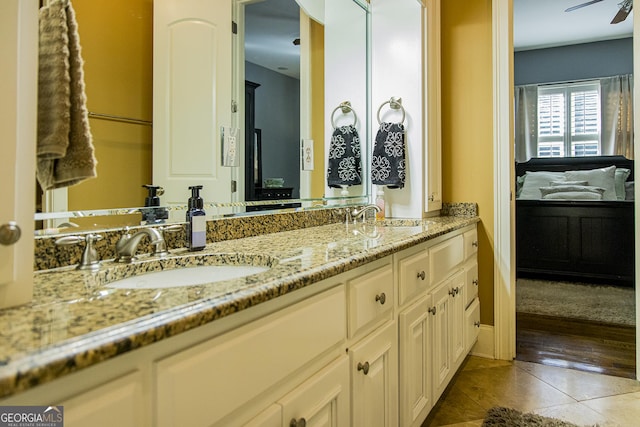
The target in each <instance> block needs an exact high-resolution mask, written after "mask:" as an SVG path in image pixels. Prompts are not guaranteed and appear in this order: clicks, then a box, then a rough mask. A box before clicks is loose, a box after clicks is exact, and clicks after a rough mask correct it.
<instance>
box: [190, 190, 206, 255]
mask: <svg viewBox="0 0 640 427" xmlns="http://www.w3.org/2000/svg"><path fill="white" fill-rule="evenodd" d="M189 190H191V197H190V198H189V205H188V207H187V247H188V248H189V250H190V251H201V250H202V249H204V247H205V245H206V244H207V220H206V216H205V212H204V209H202V208H203V207H204V202H203V201H202V197H200V190H202V185H194V186H192V187H189Z"/></svg>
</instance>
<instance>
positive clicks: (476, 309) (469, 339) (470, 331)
mask: <svg viewBox="0 0 640 427" xmlns="http://www.w3.org/2000/svg"><path fill="white" fill-rule="evenodd" d="M464 317H465V325H464V335H465V347H466V351H467V352H468V351H470V350H471V347H473V345H474V344H475V343H476V341H477V340H478V333H479V332H480V300H479V299H478V298H476V299H474V300H473V302H472V303H471V305H470V306H469V307H467V309H466V310H465V312H464Z"/></svg>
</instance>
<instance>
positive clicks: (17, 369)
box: [0, 217, 478, 397]
mask: <svg viewBox="0 0 640 427" xmlns="http://www.w3.org/2000/svg"><path fill="white" fill-rule="evenodd" d="M477 221H478V218H477V217H435V218H429V219H428V220H408V221H395V220H392V221H389V222H387V225H386V226H380V225H378V226H373V225H368V226H366V227H365V226H362V225H358V226H350V227H349V228H347V227H346V226H345V224H343V223H334V224H328V225H323V226H317V227H311V228H304V229H297V230H291V231H284V232H278V233H273V234H264V235H260V236H254V237H247V238H241V239H235V240H227V241H221V242H215V243H210V244H209V245H207V248H206V249H205V251H202V252H197V253H190V252H188V251H186V250H184V249H177V250H173V251H172V257H173V258H172V259H171V260H165V261H158V260H154V259H151V258H148V257H147V258H145V257H141V259H140V260H139V261H138V262H136V264H135V265H134V267H133V268H134V269H136V270H137V271H149V270H159V269H163V268H167V267H168V264H172V263H175V264H177V265H187V264H199V263H206V262H207V255H211V256H213V257H215V256H217V257H218V261H219V262H221V263H228V264H235V263H243V262H246V261H251V262H254V261H255V262H256V263H258V264H261V265H270V266H272V268H271V269H270V270H268V271H267V272H264V273H261V274H259V275H255V276H248V277H245V278H239V279H232V280H227V281H223V282H218V283H216V284H209V285H199V286H188V287H181V288H166V289H161V290H159V289H136V290H122V289H113V288H108V287H105V286H104V285H105V283H108V282H109V281H112V280H116V279H118V278H121V277H124V276H126V275H127V274H128V273H127V269H130V268H132V267H131V266H129V267H127V266H123V265H121V264H114V263H113V262H105V263H103V266H102V270H101V271H100V272H98V273H91V272H81V271H77V270H75V269H73V267H65V268H60V269H57V270H51V271H47V272H36V274H35V286H34V300H33V302H32V303H31V304H30V305H26V306H22V307H18V308H13V309H5V310H1V311H0V326H1V327H0V397H4V396H8V395H12V394H15V393H17V392H20V391H23V390H26V389H29V388H31V387H34V386H37V385H38V384H43V383H46V382H48V381H51V380H53V379H55V378H58V377H62V376H64V375H67V374H69V373H72V372H75V371H78V370H81V369H83V368H86V367H89V366H92V365H94V364H96V363H99V362H101V361H104V360H107V359H109V358H112V357H115V356H117V355H119V354H123V353H126V352H128V351H131V350H134V349H136V348H140V347H143V346H145V345H149V344H152V343H154V342H157V341H159V340H162V339H164V338H168V337H171V336H174V335H176V334H179V333H181V332H184V331H187V330H190V329H193V328H196V327H198V326H201V325H203V324H206V323H209V322H212V321H215V320H216V319H220V318H222V317H225V316H227V315H230V314H232V313H235V312H238V311H240V310H243V309H246V308H248V307H251V306H254V305H257V304H260V303H263V302H266V301H269V300H271V299H273V298H276V297H278V296H281V295H284V294H287V293H289V292H293V291H295V290H297V289H300V288H303V287H306V286H312V285H313V283H316V282H318V281H321V280H323V279H326V278H328V277H332V276H334V275H337V274H340V273H343V272H345V271H348V270H351V269H353V268H356V267H359V266H361V265H364V264H366V263H368V262H371V261H374V260H376V259H379V258H382V257H385V256H387V255H390V254H392V253H394V252H397V251H399V250H402V249H406V248H408V247H411V246H413V245H415V244H418V243H421V242H423V241H426V240H429V239H432V238H434V237H437V236H440V235H443V234H445V233H448V232H450V231H453V230H456V229H459V228H462V227H465V226H467V225H470V224H473V223H475V222H477Z"/></svg>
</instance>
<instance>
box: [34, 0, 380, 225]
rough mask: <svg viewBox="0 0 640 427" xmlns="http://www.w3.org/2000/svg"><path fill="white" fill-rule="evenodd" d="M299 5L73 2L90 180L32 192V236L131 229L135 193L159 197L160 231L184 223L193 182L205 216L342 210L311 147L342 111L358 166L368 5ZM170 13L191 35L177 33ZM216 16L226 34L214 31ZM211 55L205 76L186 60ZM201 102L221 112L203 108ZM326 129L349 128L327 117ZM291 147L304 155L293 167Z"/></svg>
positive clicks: (285, 0) (295, 155)
mask: <svg viewBox="0 0 640 427" xmlns="http://www.w3.org/2000/svg"><path fill="white" fill-rule="evenodd" d="M300 3H301V4H302V6H300V5H299V4H298V2H297V1H296V0H257V1H248V0H214V1H211V2H206V6H205V7H206V8H209V10H205V11H201V10H197V8H202V7H203V2H200V1H195V0H194V1H186V2H185V1H182V0H109V1H106V0H100V1H96V0H73V1H72V4H73V7H74V9H75V12H76V16H77V20H78V27H79V35H80V40H81V44H82V49H83V50H82V55H83V58H84V61H85V64H84V73H85V83H86V91H87V108H88V110H89V116H90V125H91V130H92V134H93V144H94V147H95V154H96V158H97V161H98V166H97V174H98V176H97V178H94V179H90V180H87V181H85V182H83V183H81V184H79V185H76V186H73V187H69V188H65V189H61V190H54V191H48V192H45V193H42V191H40V188H39V187H38V188H36V206H37V209H36V217H35V219H36V222H37V227H36V228H39V229H40V230H42V229H45V230H46V232H47V233H51V232H67V231H69V229H68V228H64V227H68V226H72V227H73V226H75V225H79V226H80V227H81V228H112V227H120V226H123V225H139V224H140V223H141V222H144V221H145V220H148V219H149V218H148V217H143V215H144V212H143V213H141V212H140V208H141V207H143V206H144V205H145V202H146V201H147V199H148V198H150V195H151V194H150V192H149V190H148V189H146V188H144V186H145V185H153V186H162V187H163V189H164V194H162V193H160V194H158V195H159V197H160V201H161V205H162V207H167V208H168V209H167V210H168V211H169V219H168V221H172V220H175V221H184V206H185V204H186V201H187V198H188V197H189V192H188V189H187V187H188V185H197V184H202V182H200V181H199V177H198V174H199V173H200V172H199V171H204V173H203V176H206V177H207V179H208V181H206V182H204V185H205V189H206V190H205V192H204V194H203V196H204V199H205V205H206V206H205V207H206V208H207V207H208V209H207V214H208V215H209V216H213V217H215V216H222V215H235V214H247V212H253V211H256V210H272V209H274V208H276V209H278V208H288V207H299V206H301V207H310V206H327V205H329V206H330V205H332V204H334V203H338V202H339V200H344V196H345V194H344V192H343V193H342V194H340V192H338V191H336V190H335V189H330V188H328V187H327V186H326V170H325V146H327V145H328V141H327V139H328V138H330V137H331V131H332V125H331V114H332V113H333V112H334V111H335V107H337V106H338V105H339V104H340V103H342V102H344V101H349V102H350V103H351V104H352V105H353V106H354V109H356V111H357V113H358V118H359V120H360V123H359V124H358V126H359V128H360V129H361V137H362V141H363V142H362V143H363V146H362V150H363V164H365V165H366V163H367V160H366V153H367V152H369V151H370V148H369V147H368V142H367V141H368V140H369V139H370V138H368V137H367V129H368V124H367V120H366V119H367V117H368V115H369V105H368V93H369V87H368V85H369V78H368V77H369V72H370V70H369V66H368V64H369V61H368V58H369V53H368V49H369V42H368V32H369V25H370V24H369V12H368V7H369V6H368V2H366V1H361V0H324V1H317V0H316V1H312V2H307V1H305V0H300ZM178 6H179V7H178ZM177 9H180V11H179V13H178V14H177V15H171V16H170V14H172V13H174V12H176V10H177ZM183 11H186V13H187V15H188V16H191V18H189V19H192V22H195V23H196V24H197V25H194V26H192V27H191V28H187V26H186V25H184V22H187V21H188V19H186V18H180V13H183ZM220 11H223V12H220ZM201 13H202V14H203V15H202V19H194V18H193V16H199V14H201ZM207 14H210V15H211V16H213V18H212V21H208V18H207V16H209V15H207ZM187 15H185V16H187ZM226 16H229V18H232V19H233V22H234V24H231V19H229V21H228V22H227V21H224V22H223V18H221V17H226ZM216 19H219V20H220V24H218V22H214V21H215V20H216ZM105 22H108V23H109V25H105ZM176 22H178V23H179V24H176ZM164 24H166V25H167V28H166V31H165V35H164V36H163V35H162V33H158V31H159V29H158V28H159V26H161V25H164ZM227 26H228V30H229V33H228V34H226V30H227ZM194 28H196V29H195V30H194ZM158 34H160V35H158ZM194 35H195V36H196V38H195V42H192V41H190V39H189V37H194ZM163 37H165V38H163ZM222 44H224V49H220V46H221V45H222ZM212 48H214V49H215V50H216V54H218V55H220V54H221V52H222V51H224V52H223V54H224V55H228V61H226V62H224V61H220V62H218V63H217V64H213V65H211V64H210V63H207V62H206V61H204V60H201V61H200V62H194V59H193V58H194V57H196V58H198V57H200V58H201V57H202V55H191V56H189V55H188V54H189V53H192V52H198V49H201V50H203V51H205V50H207V49H209V50H211V49H212ZM345 58H349V60H347V61H345ZM163 61H164V62H163ZM163 74H164V78H165V80H164V81H163V80H162V78H163V77H160V78H159V77H158V76H162V75H163ZM167 75H169V77H167ZM207 79H208V80H209V81H208V82H206V84H205V85H203V84H201V83H198V82H202V81H206V80H207ZM194 82H196V83H195V84H194ZM189 84H191V87H189ZM162 85H164V86H162ZM251 90H252V91H253V93H252V94H250V92H251ZM203 92H216V94H215V95H214V96H213V99H214V101H220V99H224V100H225V101H224V103H223V102H213V103H209V104H207V102H206V99H205V100H204V101H203V99H202V98H199V94H200V93H203ZM222 92H224V94H223V95H221V93H222ZM221 96H227V98H220V97H221ZM227 99H228V101H229V102H228V103H227ZM249 109H251V114H249V111H250V110H249ZM342 116H344V117H342ZM212 117H215V118H214V119H212ZM249 118H251V119H250V120H252V122H249V121H248V120H249ZM335 119H336V121H337V122H338V125H340V124H341V123H340V121H341V120H347V121H348V120H350V118H349V115H348V114H343V113H342V112H340V111H339V112H338V113H337V117H335ZM203 124H204V125H203ZM201 129H204V136H203V134H202V133H200V134H199V133H198V132H200V130H201ZM247 130H249V131H250V132H247ZM163 139H164V140H163ZM167 141H169V142H168V143H167ZM194 141H195V142H194ZM303 141H304V144H307V145H306V146H307V147H308V146H309V144H310V146H311V147H312V149H313V150H312V154H313V156H312V157H311V159H312V160H311V163H307V164H306V165H303V163H302V161H301V148H302V144H303ZM223 142H224V143H223ZM229 142H232V143H233V144H234V145H232V148H233V149H234V150H233V151H232V152H233V153H235V155H234V156H232V158H231V160H229V159H225V155H228V154H229V152H225V150H228V148H229V146H228V145H225V144H228V143H229ZM194 144H195V145H194ZM159 147H160V148H159ZM364 172H365V176H363V182H364V183H366V182H367V181H368V180H367V179H366V167H365V170H364ZM163 174H164V175H163ZM163 177H164V178H165V179H166V178H167V177H169V178H168V179H166V180H164V181H163ZM369 193H370V188H369V186H367V185H366V184H363V185H361V186H354V187H353V188H350V189H349V191H348V196H347V197H349V200H351V201H353V202H361V201H363V200H366V199H367V197H368V195H369ZM274 199H277V200H284V202H283V203H276V202H274V201H273V200H274ZM145 212H148V210H147V211H145ZM152 219H153V218H152ZM40 232H42V231H40Z"/></svg>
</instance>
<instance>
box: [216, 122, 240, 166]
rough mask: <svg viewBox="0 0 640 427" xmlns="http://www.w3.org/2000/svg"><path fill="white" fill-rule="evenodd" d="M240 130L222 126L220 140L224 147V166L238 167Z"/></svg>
mask: <svg viewBox="0 0 640 427" xmlns="http://www.w3.org/2000/svg"><path fill="white" fill-rule="evenodd" d="M239 136H240V130H239V129H238V128H236V127H227V126H222V127H221V128H220V140H221V144H220V145H221V147H222V166H227V167H238V166H239V159H238V157H239V156H238V154H239V153H238V137H239Z"/></svg>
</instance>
